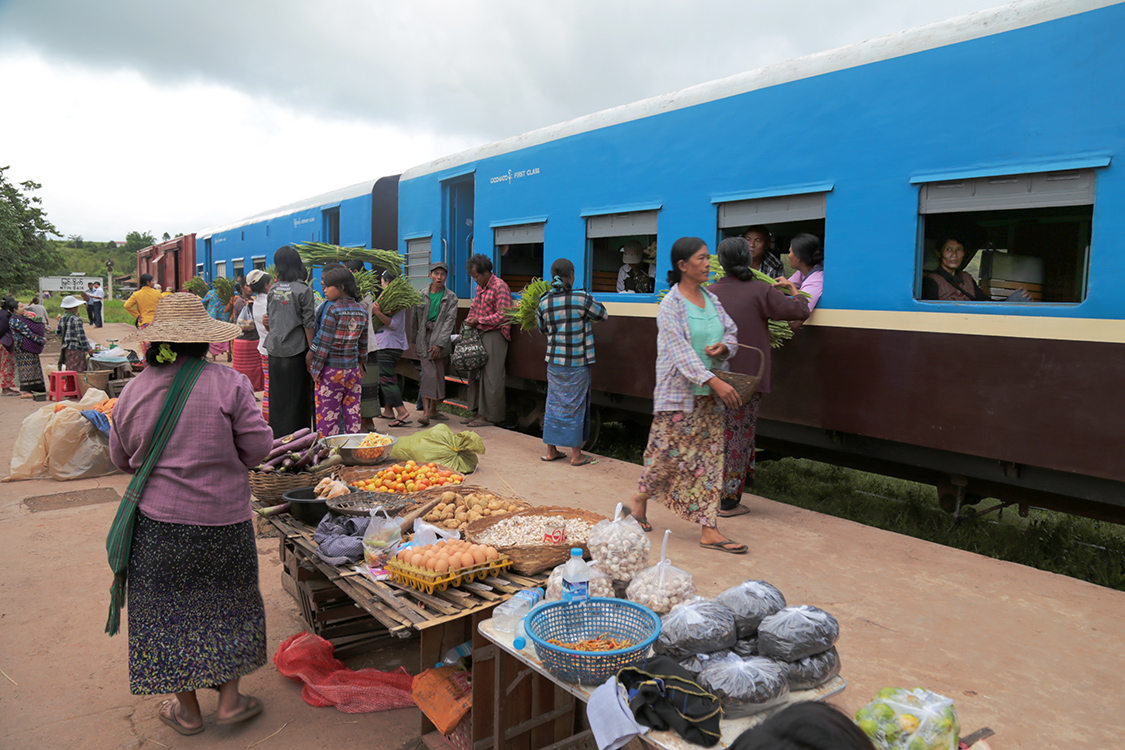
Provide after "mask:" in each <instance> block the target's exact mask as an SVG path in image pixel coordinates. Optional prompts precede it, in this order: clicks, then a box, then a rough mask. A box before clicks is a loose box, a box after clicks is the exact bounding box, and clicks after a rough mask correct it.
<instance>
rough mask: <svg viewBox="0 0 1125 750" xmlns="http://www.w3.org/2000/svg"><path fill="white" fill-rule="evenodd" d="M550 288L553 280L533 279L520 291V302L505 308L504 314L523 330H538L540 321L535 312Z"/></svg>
mask: <svg viewBox="0 0 1125 750" xmlns="http://www.w3.org/2000/svg"><path fill="white" fill-rule="evenodd" d="M550 290H551V282H549V281H544V280H543V279H539V278H535V279H532V280H531V282H530V283H528V285H527V286H525V287H524V288H523V291H521V292H520V300H519V303H518V304H516V305H514V306H512V307H509V308H508V309H507V310H505V311H504V316H505V317H506V318H507V319H508V320H510V321H511V322H512V323H513V324H515V325H518V326H519V327H520V330H521V331H535V330H538V328H539V323H538V321H537V320H536V317H535V314H536V312H537V311H538V310H539V301H540V300H541V299H543V295H544V294H546V293H547V292H549V291H550Z"/></svg>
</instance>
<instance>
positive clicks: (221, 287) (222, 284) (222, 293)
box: [214, 276, 234, 305]
mask: <svg viewBox="0 0 1125 750" xmlns="http://www.w3.org/2000/svg"><path fill="white" fill-rule="evenodd" d="M214 287H215V294H217V295H219V301H220V302H222V303H223V304H224V305H225V304H226V303H228V302H230V298H231V296H232V295H233V294H234V282H233V281H231V280H230V279H228V278H226V277H225V276H220V277H218V278H217V279H215V284H214Z"/></svg>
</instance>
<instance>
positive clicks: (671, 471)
mask: <svg viewBox="0 0 1125 750" xmlns="http://www.w3.org/2000/svg"><path fill="white" fill-rule="evenodd" d="M710 270H711V255H710V253H709V252H708V251H707V245H706V243H704V242H703V240H701V239H699V238H698V237H681V238H680V239H678V240H676V242H675V244H673V245H672V270H671V271H669V272H668V283H669V284H671V285H672V288H671V290H669V292H668V294H667V295H666V296H665V297H664V300H663V301H662V302H661V303H660V310H659V311H658V312H657V315H656V327H657V339H656V389H655V390H654V391H653V394H652V400H653V419H652V428H651V429H650V431H649V435H648V447H646V448H645V460H644V469H643V470H642V472H641V479H640V482H639V483H638V488H637V494H636V495H635V496H634V497H633V509H632V512H633V515H634V516H635V517H636V519H637V522H638V523H640V524H641V527H642V528H643V529H644V530H645V531H650V530H651V529H652V526H651V525H650V524H649V522H648V519H647V518H646V517H645V514H646V511H647V509H648V499H649V498H650V497H652V496H654V495H655V496H657V497H658V498H659V499H660V500H661V501H662V502H664V503H665V504H666V505H668V507H669V508H671V509H672V510H673V511H674V512H675V513H676V514H677V515H679V516H680V517H681V518H683V519H685V520H688V521H693V522H695V523H698V524H699V525H700V526H702V527H703V530H702V533H701V536H700V540H699V546H701V547H705V548H707V549H715V550H719V551H720V552H730V553H733V554H738V555H740V554H745V553H746V551H747V548H746V545H745V544H739V543H738V542H734V541H731V540H730V539H727V538H726V537H725V536H723V534H722V533H720V532H719V529H718V513H719V498H720V494H721V491H722V477H723V415H722V411H723V408H724V407H725V408H727V409H737V408H738V407H739V406H741V405H742V399H741V397H740V396H739V395H738V391H737V390H735V388H734V386H732V385H729V384H727V383H726V382H724V381H723V380H722V379H720V378H719V377H718V376H717V375H716V374H715V371H719V370H723V369H725V368H726V360H728V359H730V357H731V356H732V355H733V354H734V350H735V343H736V342H737V341H738V328H737V327H736V326H735V324H734V321H733V320H731V318H730V316H729V315H727V313H726V311H725V310H724V309H723V305H722V303H721V302H719V300H718V299H716V298H715V296H714V295H712V294H711V293H710V292H708V291H707V290H706V289H704V288H703V284H704V283H705V282H706V281H707V276H708V275H709V274H710Z"/></svg>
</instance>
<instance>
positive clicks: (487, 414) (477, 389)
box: [461, 253, 512, 427]
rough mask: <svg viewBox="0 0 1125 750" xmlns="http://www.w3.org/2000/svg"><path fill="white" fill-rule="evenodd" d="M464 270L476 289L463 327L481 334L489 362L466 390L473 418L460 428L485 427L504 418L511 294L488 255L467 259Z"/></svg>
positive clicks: (505, 410) (464, 420) (464, 421)
mask: <svg viewBox="0 0 1125 750" xmlns="http://www.w3.org/2000/svg"><path fill="white" fill-rule="evenodd" d="M465 267H466V269H467V270H468V272H469V275H470V276H472V277H473V281H474V282H476V285H477V293H476V296H475V297H473V303H472V304H471V305H470V306H469V314H468V315H467V316H466V317H465V325H467V326H469V327H471V328H476V329H477V330H479V331H480V332H481V343H482V344H483V345H484V348H485V351H487V352H488V362H486V363H485V365H484V367H483V368H482V369H481V371H480V374H479V375H478V377H477V379H476V382H474V383H473V384H472V385H470V386H469V409H470V410H471V411H472V412H473V416H472V417H470V418H469V419H463V420H461V424H467V425H469V426H470V427H487V426H489V425H491V424H495V423H496V422H501V421H503V420H504V417H505V416H506V415H507V402H506V401H505V397H504V380H505V373H506V370H507V359H508V341H510V340H511V338H512V334H511V328H512V326H511V324H510V323H509V322H508V318H507V316H506V315H505V312H506V311H507V309H508V308H509V307H511V306H512V290H511V289H510V288H508V285H507V284H506V283H504V280H503V279H501V278H500V277H499V276H497V275H496V274H494V273H492V261H491V260H490V259H489V258H488V256H487V255H483V254H481V253H477V254H476V255H474V256H472V257H471V258H469V262H468V263H466V264H465Z"/></svg>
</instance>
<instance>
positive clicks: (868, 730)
mask: <svg viewBox="0 0 1125 750" xmlns="http://www.w3.org/2000/svg"><path fill="white" fill-rule="evenodd" d="M855 721H856V724H857V725H858V726H859V728H860V729H862V730H863V733H864V734H866V735H867V736H868V737H870V738H871V741H872V742H874V743H875V747H877V748H879V750H957V743H958V736H957V735H958V733H959V732H960V731H961V724H960V722H958V721H957V712H956V711H954V710H953V700H952V699H950V698H946V697H945V696H942V695H938V694H937V693H931V692H930V691H929V690H925V689H923V688H919V687H916V688H914V689H912V690H908V689H907V688H883V689H882V690H880V691H879V692H878V693H877V694H876V695H875V700H873V701H871V702H870V703H868V704H867V705H866V706H864V707H863V708H861V709H859V711H857V712H856V715H855Z"/></svg>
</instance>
